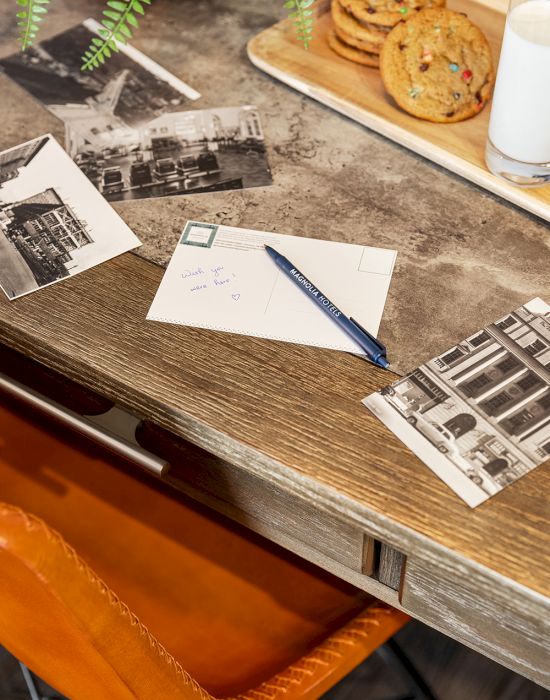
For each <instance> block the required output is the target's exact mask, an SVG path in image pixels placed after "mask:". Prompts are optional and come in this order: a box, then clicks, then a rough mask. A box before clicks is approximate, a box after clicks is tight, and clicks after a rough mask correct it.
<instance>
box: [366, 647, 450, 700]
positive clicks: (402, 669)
mask: <svg viewBox="0 0 550 700" xmlns="http://www.w3.org/2000/svg"><path fill="white" fill-rule="evenodd" d="M376 653H377V654H378V655H379V656H380V658H382V660H383V661H384V662H385V663H386V664H387V665H388V666H389V667H390V668H391V669H393V671H395V672H396V673H397V674H398V675H399V676H400V677H401V678H402V680H403V681H404V683H406V685H407V686H408V687H409V689H410V692H411V695H408V696H407V697H406V698H403V699H402V700H437V698H436V696H435V695H434V694H433V693H432V691H431V689H430V688H429V686H428V685H427V684H426V682H425V681H424V679H423V678H422V676H421V675H420V674H419V673H418V671H417V670H416V668H415V667H414V665H413V664H412V662H411V661H410V659H409V658H408V657H407V655H406V654H405V653H404V652H403V650H402V649H401V648H400V647H399V645H398V644H397V643H396V642H395V641H394V640H393V639H390V640H388V641H387V642H386V643H385V644H383V645H382V646H381V647H379V648H378V649H377V652H376Z"/></svg>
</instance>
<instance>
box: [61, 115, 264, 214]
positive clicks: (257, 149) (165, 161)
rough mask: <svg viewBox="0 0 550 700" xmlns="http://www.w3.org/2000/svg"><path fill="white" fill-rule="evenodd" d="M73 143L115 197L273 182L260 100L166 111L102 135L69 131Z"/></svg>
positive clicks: (88, 170) (89, 171) (84, 165)
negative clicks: (236, 104)
mask: <svg viewBox="0 0 550 700" xmlns="http://www.w3.org/2000/svg"><path fill="white" fill-rule="evenodd" d="M66 149H67V152H68V153H69V155H70V156H71V157H72V158H74V160H75V162H76V163H77V164H78V166H79V167H80V168H81V169H82V171H83V172H84V173H85V174H86V176H87V177H88V178H89V179H90V180H91V181H92V182H93V183H94V185H95V186H96V187H97V188H98V189H99V191H100V192H101V193H102V194H103V196H104V197H105V198H106V199H108V200H109V201H118V200H126V199H143V198H148V197H164V196H168V195H178V194H199V193H203V192H214V191H219V190H235V189H242V188H245V187H260V186H263V185H270V184H271V182H272V177H271V170H270V167H269V163H268V160H267V155H266V149H265V144H264V133H263V129H262V124H261V121H260V115H259V113H258V110H257V108H256V107H254V106H253V105H244V106H240V107H221V108H219V109H203V110H191V111H185V112H166V113H164V114H161V115H160V116H157V117H154V118H153V119H150V120H148V121H145V122H143V123H142V124H141V125H140V126H139V128H133V129H126V130H124V129H117V130H114V129H113V130H108V131H103V132H100V133H99V134H98V135H96V136H90V134H88V136H87V137H85V136H84V135H83V133H82V132H80V131H75V130H73V129H68V130H67V132H66Z"/></svg>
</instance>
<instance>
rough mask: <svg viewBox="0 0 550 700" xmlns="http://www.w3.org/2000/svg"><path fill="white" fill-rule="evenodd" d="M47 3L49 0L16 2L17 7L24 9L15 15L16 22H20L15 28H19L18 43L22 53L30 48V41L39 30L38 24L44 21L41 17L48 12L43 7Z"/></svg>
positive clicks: (22, 0)
mask: <svg viewBox="0 0 550 700" xmlns="http://www.w3.org/2000/svg"><path fill="white" fill-rule="evenodd" d="M49 2H50V0H16V5H18V7H24V8H26V9H24V10H20V11H19V12H17V13H16V15H15V16H16V18H17V19H18V20H21V21H19V22H17V26H18V27H19V28H20V30H19V42H20V43H21V49H22V50H23V51H25V50H26V49H28V48H29V46H32V44H33V42H32V40H33V39H34V38H35V37H36V34H37V32H38V30H39V29H40V27H39V24H40V22H42V20H43V19H44V17H43V15H45V14H46V13H47V12H48V8H47V7H45V6H46V5H47V4H48V3H49Z"/></svg>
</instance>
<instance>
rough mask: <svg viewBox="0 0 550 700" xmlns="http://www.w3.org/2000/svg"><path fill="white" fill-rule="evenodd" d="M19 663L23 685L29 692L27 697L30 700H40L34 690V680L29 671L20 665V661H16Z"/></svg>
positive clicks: (36, 691)
mask: <svg viewBox="0 0 550 700" xmlns="http://www.w3.org/2000/svg"><path fill="white" fill-rule="evenodd" d="M18 663H19V668H20V669H21V673H22V674H23V678H24V680H25V685H26V686H27V690H28V691H29V697H30V698H31V700H41V698H40V695H39V694H38V690H37V689H36V685H35V683H34V678H33V677H32V675H31V672H30V671H29V669H28V668H27V667H26V666H25V664H22V663H21V661H18Z"/></svg>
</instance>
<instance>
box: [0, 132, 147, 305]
mask: <svg viewBox="0 0 550 700" xmlns="http://www.w3.org/2000/svg"><path fill="white" fill-rule="evenodd" d="M139 245H141V243H140V241H139V240H138V238H136V236H135V235H134V234H133V233H132V231H131V230H130V229H129V228H128V226H127V225H126V224H125V223H124V221H122V219H121V218H120V217H119V215H118V214H117V213H116V212H115V211H114V209H112V207H111V206H110V205H109V204H108V203H107V202H106V201H105V200H104V199H103V197H102V196H101V195H100V194H99V192H98V191H97V190H96V189H95V187H94V186H93V185H92V184H91V183H90V181H89V180H88V179H87V178H86V177H85V176H84V175H83V174H82V172H81V171H80V170H79V168H78V167H77V166H76V165H75V163H73V161H72V160H71V159H70V158H69V156H68V155H67V154H66V153H65V151H64V150H63V148H62V147H61V146H60V145H59V143H58V142H57V141H56V140H55V139H54V138H53V136H51V135H49V134H47V135H45V136H41V137H39V138H37V139H34V140H32V141H28V142H27V143H24V144H22V145H20V146H16V147H15V148H10V149H8V150H7V151H3V152H2V153H0V287H1V288H2V290H3V291H4V292H5V294H6V296H7V297H8V298H9V299H15V298H17V297H20V296H23V295H24V294H28V293H29V292H33V291H35V290H36V289H40V288H41V287H46V286H48V285H50V284H54V283H55V282H59V281H61V280H63V279H65V278H67V277H69V276H72V275H76V274H78V273H79V272H82V271H83V270H87V269H89V268H90V267H94V266H95V265H98V264H99V263H102V262H104V261H105V260H109V259H110V258H114V257H115V256H116V255H120V254H121V253H124V252H126V251H128V250H131V249H132V248H136V247H137V246H139Z"/></svg>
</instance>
